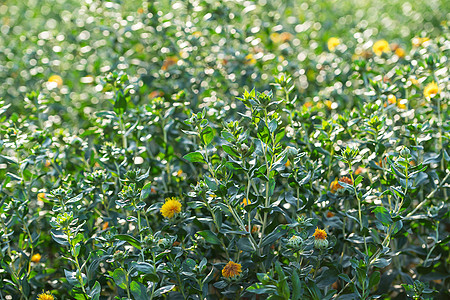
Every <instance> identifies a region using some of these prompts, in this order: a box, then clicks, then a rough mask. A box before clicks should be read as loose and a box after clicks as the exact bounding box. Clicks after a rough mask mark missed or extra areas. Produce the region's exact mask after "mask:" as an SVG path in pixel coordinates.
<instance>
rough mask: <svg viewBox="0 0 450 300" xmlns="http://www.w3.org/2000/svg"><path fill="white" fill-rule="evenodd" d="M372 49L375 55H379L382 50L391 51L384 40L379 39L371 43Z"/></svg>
mask: <svg viewBox="0 0 450 300" xmlns="http://www.w3.org/2000/svg"><path fill="white" fill-rule="evenodd" d="M372 50H373V52H374V53H375V54H376V55H378V56H380V55H381V54H383V52H389V51H391V48H390V47H389V43H388V42H387V41H386V40H379V41H376V42H375V44H373V47H372Z"/></svg>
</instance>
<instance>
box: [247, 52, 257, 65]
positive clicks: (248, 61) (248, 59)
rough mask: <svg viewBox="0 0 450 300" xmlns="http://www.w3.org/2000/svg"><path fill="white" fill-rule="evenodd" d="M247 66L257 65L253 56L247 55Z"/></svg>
mask: <svg viewBox="0 0 450 300" xmlns="http://www.w3.org/2000/svg"><path fill="white" fill-rule="evenodd" d="M245 64H246V65H254V64H256V59H255V58H254V57H253V54H251V53H250V54H247V56H245Z"/></svg>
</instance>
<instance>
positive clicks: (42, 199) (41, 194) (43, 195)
mask: <svg viewBox="0 0 450 300" xmlns="http://www.w3.org/2000/svg"><path fill="white" fill-rule="evenodd" d="M37 199H38V201H41V202H42V201H44V199H45V193H38V194H37Z"/></svg>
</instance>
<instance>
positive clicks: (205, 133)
mask: <svg viewBox="0 0 450 300" xmlns="http://www.w3.org/2000/svg"><path fill="white" fill-rule="evenodd" d="M214 136H215V133H214V130H213V129H212V128H211V127H209V126H208V127H206V128H204V129H203V130H202V132H201V133H200V137H201V138H202V141H203V143H204V144H205V145H209V144H211V142H212V140H213V139H214Z"/></svg>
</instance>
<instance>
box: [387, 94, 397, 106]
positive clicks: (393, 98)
mask: <svg viewBox="0 0 450 300" xmlns="http://www.w3.org/2000/svg"><path fill="white" fill-rule="evenodd" d="M387 100H388V103H389V104H395V103H397V98H396V97H395V96H394V95H392V94H391V95H389V96H388V97H387Z"/></svg>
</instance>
